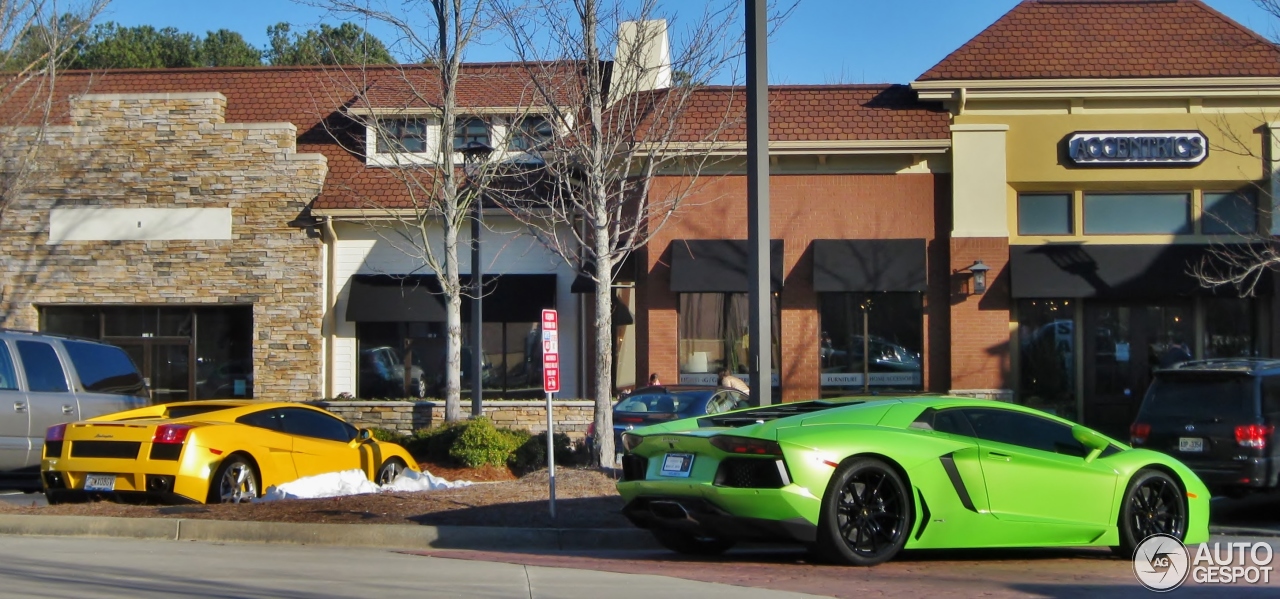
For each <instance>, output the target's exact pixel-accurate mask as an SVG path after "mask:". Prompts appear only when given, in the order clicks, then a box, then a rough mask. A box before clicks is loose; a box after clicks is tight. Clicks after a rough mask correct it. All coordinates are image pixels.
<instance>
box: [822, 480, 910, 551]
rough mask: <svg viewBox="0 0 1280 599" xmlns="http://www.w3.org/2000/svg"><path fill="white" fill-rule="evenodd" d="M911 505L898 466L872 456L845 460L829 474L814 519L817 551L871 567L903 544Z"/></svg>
mask: <svg viewBox="0 0 1280 599" xmlns="http://www.w3.org/2000/svg"><path fill="white" fill-rule="evenodd" d="M913 508H914V506H913V504H912V501H911V495H910V493H908V492H907V485H906V483H905V482H904V481H903V480H902V477H901V476H900V475H899V474H898V472H897V470H895V469H894V468H893V467H891V466H889V465H888V464H886V463H884V462H883V461H880V460H877V459H873V458H855V459H853V460H850V461H847V462H845V463H844V464H843V465H841V466H840V468H839V469H837V470H836V472H835V474H833V475H832V477H831V483H830V484H829V485H828V488H827V492H826V494H825V495H824V496H823V502H822V513H821V516H820V517H819V522H818V546H817V549H818V553H819V555H821V556H822V557H824V558H826V559H828V560H830V561H833V562H837V563H846V564H850V565H854V566H874V565H876V564H880V563H883V562H885V561H888V560H890V559H892V558H893V556H895V555H897V554H898V552H899V551H901V550H902V547H903V546H904V545H906V544H907V535H908V534H909V533H910V531H911V519H912V509H913Z"/></svg>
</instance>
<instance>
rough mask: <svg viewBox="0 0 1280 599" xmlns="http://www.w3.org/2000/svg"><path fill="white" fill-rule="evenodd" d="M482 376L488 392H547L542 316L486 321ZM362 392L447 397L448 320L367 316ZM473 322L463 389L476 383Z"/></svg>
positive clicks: (466, 329)
mask: <svg viewBox="0 0 1280 599" xmlns="http://www.w3.org/2000/svg"><path fill="white" fill-rule="evenodd" d="M481 329H482V330H481V338H482V345H481V347H482V348H483V352H484V354H483V355H484V363H483V370H482V371H481V382H482V385H483V389H484V391H485V394H486V395H489V394H491V393H492V394H496V395H497V396H499V397H506V398H511V399H522V398H536V397H541V396H542V330H541V329H540V328H539V326H538V323H536V322H485V323H484V325H483V326H482V327H481ZM356 337H357V339H358V346H359V350H360V371H359V378H358V379H357V382H356V384H357V393H358V394H359V396H360V397H363V398H379V397H444V393H445V389H444V385H445V372H446V363H447V361H446V360H447V356H446V355H445V348H446V342H445V328H444V323H442V322H361V323H357V324H356ZM473 347H474V345H473V343H472V342H471V327H470V326H469V324H468V323H467V322H466V321H464V322H463V326H462V364H461V368H462V381H461V386H462V390H463V391H464V393H465V392H467V391H468V390H470V389H471V363H472V357H471V355H472V348H473Z"/></svg>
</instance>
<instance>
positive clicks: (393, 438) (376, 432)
mask: <svg viewBox="0 0 1280 599" xmlns="http://www.w3.org/2000/svg"><path fill="white" fill-rule="evenodd" d="M369 432H370V433H372V434H373V438H374V439H377V440H378V441H382V442H385V443H397V444H403V443H404V440H405V436H404V435H402V434H400V433H398V432H396V431H391V430H387V429H385V428H371V429H369Z"/></svg>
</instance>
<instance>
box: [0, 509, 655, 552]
mask: <svg viewBox="0 0 1280 599" xmlns="http://www.w3.org/2000/svg"><path fill="white" fill-rule="evenodd" d="M0 534H6V535H44V536H83V537H116V538H130V539H156V540H172V541H210V542H225V543H243V542H248V543H292V544H299V545H326V546H342V547H383V548H400V549H428V548H429V549H476V550H504V551H511V550H529V551H557V550H592V549H628V550H629V549H656V548H657V547H658V545H657V543H655V542H654V540H653V537H652V536H651V535H650V534H649V532H648V531H645V530H640V529H637V528H617V529H615V528H610V529H580V528H579V529H571V528H506V527H488V526H412V525H398V524H301V523H290V522H242V521H226V520H182V519H177V518H172V519H171V518H107V517H96V516H26V515H14V514H0Z"/></svg>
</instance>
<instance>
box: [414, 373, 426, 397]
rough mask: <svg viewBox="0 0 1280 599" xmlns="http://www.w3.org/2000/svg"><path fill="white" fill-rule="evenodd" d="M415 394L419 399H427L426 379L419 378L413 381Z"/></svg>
mask: <svg viewBox="0 0 1280 599" xmlns="http://www.w3.org/2000/svg"><path fill="white" fill-rule="evenodd" d="M413 394H414V395H415V396H417V397H418V399H425V398H426V397H427V381H426V379H422V378H419V379H417V380H415V381H413Z"/></svg>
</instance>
